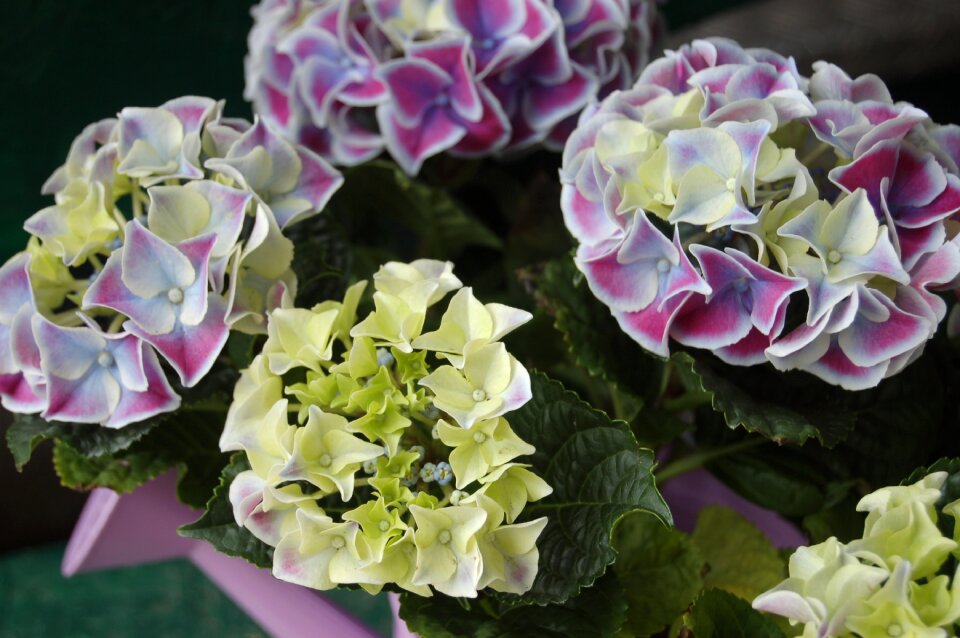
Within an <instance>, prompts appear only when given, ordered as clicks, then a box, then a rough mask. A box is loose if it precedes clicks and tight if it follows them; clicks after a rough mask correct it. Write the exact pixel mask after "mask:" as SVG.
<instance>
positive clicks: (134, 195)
mask: <svg viewBox="0 0 960 638" xmlns="http://www.w3.org/2000/svg"><path fill="white" fill-rule="evenodd" d="M139 195H140V182H139V180H133V183H132V184H131V185H130V199H131V200H132V201H133V218H134V219H140V218H141V217H143V202H142V201H140V197H139Z"/></svg>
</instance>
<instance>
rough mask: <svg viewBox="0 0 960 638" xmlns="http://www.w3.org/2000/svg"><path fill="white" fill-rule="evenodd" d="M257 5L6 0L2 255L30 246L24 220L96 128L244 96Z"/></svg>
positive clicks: (0, 120) (232, 107)
mask: <svg viewBox="0 0 960 638" xmlns="http://www.w3.org/2000/svg"><path fill="white" fill-rule="evenodd" d="M252 4H253V3H252V2H250V1H248V0H201V1H185V0H173V1H166V2H161V1H158V0H135V1H132V2H131V1H121V0H71V1H70V2H64V1H63V0H12V1H11V0H4V2H3V3H2V6H3V13H2V15H3V18H2V23H3V37H2V38H0V60H2V64H0V87H2V91H0V92H2V94H3V116H2V117H0V140H2V143H0V184H2V187H3V196H2V200H0V202H2V203H0V215H2V217H0V221H2V226H0V228H2V233H0V257H2V258H3V259H4V260H5V259H6V257H8V256H9V255H11V254H13V253H14V252H16V251H17V250H19V249H20V247H21V246H22V245H23V243H24V242H25V241H26V234H25V233H23V231H22V230H21V229H20V227H21V225H22V223H23V220H24V219H26V218H27V217H28V216H29V215H30V214H32V213H33V212H35V211H36V210H39V209H40V208H42V207H44V206H48V205H50V203H52V202H51V199H50V198H49V197H44V196H41V195H40V187H41V185H42V184H43V182H44V181H45V180H46V178H47V177H48V176H49V175H50V173H52V172H53V171H54V169H56V168H57V167H58V166H59V165H60V164H61V163H62V162H63V160H64V158H65V157H66V153H67V150H68V149H69V148H70V143H71V142H72V141H73V138H74V137H75V136H76V135H77V134H78V133H79V132H80V131H81V130H82V129H83V127H84V126H86V125H87V124H89V123H90V122H94V121H96V120H99V119H102V118H104V117H110V116H112V115H113V114H115V113H117V111H119V110H120V109H121V108H123V107H124V106H154V105H157V104H160V103H162V102H164V101H166V100H168V99H170V98H174V97H178V96H180V95H187V94H195V95H208V96H210V97H213V98H217V99H220V98H225V99H226V100H227V113H228V114H229V115H233V116H243V117H249V116H250V108H249V106H248V105H247V104H246V103H245V102H244V101H243V98H242V97H241V95H242V92H243V56H244V54H245V52H246V35H247V31H249V29H250V25H251V24H252V23H253V21H252V18H251V17H250V12H249V8H250V6H251V5H252Z"/></svg>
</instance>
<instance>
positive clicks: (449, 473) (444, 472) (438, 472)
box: [433, 461, 453, 485]
mask: <svg viewBox="0 0 960 638" xmlns="http://www.w3.org/2000/svg"><path fill="white" fill-rule="evenodd" d="M433 478H434V479H435V480H436V481H437V484H438V485H449V484H450V481H452V480H453V469H452V468H451V467H450V464H449V463H447V462H446V461H441V462H439V463H437V467H436V469H435V470H434V472H433Z"/></svg>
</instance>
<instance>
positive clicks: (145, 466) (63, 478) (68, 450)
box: [53, 439, 170, 493]
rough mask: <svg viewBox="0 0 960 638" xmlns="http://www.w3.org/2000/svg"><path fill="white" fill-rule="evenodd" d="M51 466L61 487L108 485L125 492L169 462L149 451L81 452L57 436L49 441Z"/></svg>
mask: <svg viewBox="0 0 960 638" xmlns="http://www.w3.org/2000/svg"><path fill="white" fill-rule="evenodd" d="M53 467H54V469H55V470H56V471H57V475H58V476H59V477H60V482H61V483H63V485H64V487H69V488H70V489H74V490H81V491H86V490H91V489H93V488H95V487H109V488H110V489H112V490H114V491H116V492H121V493H125V492H132V491H133V490H134V489H136V488H137V487H139V486H140V485H143V484H144V483H146V482H147V481H149V480H151V479H154V478H156V477H157V476H159V475H160V474H162V473H163V472H164V471H165V470H168V469H169V468H170V463H169V461H168V460H167V459H166V458H165V457H164V456H162V455H158V454H155V453H153V452H151V451H142V452H131V453H129V454H124V455H123V456H122V457H115V456H112V455H109V454H106V455H103V456H85V455H83V454H81V453H80V452H79V451H77V450H76V449H74V448H73V447H71V446H70V444H69V443H67V442H66V441H64V440H62V439H57V440H56V441H55V442H54V445H53Z"/></svg>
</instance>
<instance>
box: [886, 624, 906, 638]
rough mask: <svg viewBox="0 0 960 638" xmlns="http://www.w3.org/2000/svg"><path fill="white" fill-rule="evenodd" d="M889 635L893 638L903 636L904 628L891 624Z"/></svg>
mask: <svg viewBox="0 0 960 638" xmlns="http://www.w3.org/2000/svg"><path fill="white" fill-rule="evenodd" d="M887 635H888V636H891V638H897V636H902V635H903V627H901V626H900V625H899V624H898V623H891V624H889V625H888V626H887Z"/></svg>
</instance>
